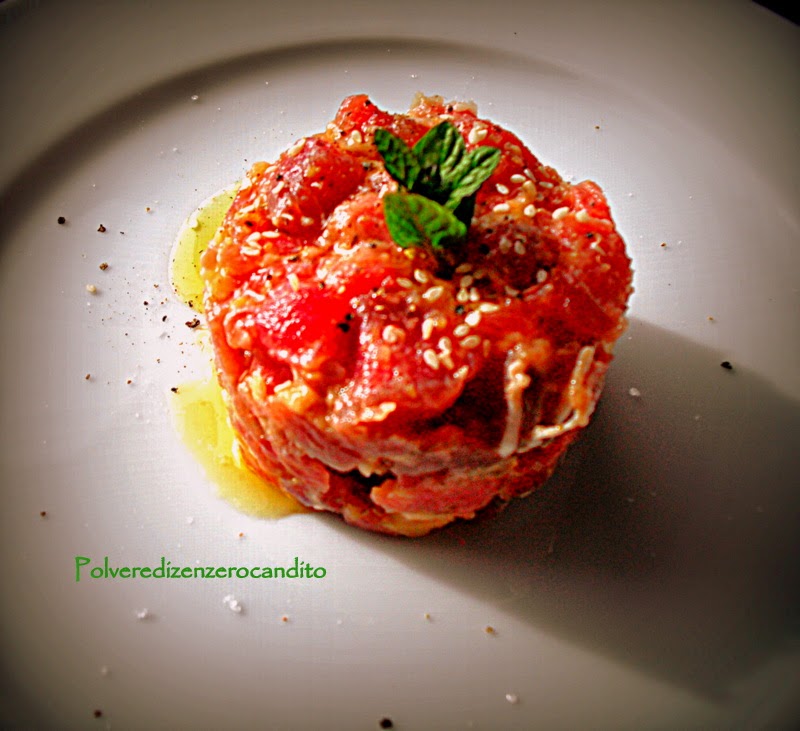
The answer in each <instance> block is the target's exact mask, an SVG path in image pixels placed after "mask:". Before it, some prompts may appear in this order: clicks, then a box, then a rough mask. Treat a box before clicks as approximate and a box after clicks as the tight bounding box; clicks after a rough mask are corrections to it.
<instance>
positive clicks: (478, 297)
mask: <svg viewBox="0 0 800 731" xmlns="http://www.w3.org/2000/svg"><path fill="white" fill-rule="evenodd" d="M443 122H448V123H449V125H452V128H454V129H455V130H457V132H458V135H459V136H460V139H458V140H457V142H458V145H459V146H460V145H462V144H463V149H464V150H466V153H465V156H464V159H466V154H468V153H471V152H473V151H476V150H478V151H479V152H480V151H481V149H480V148H494V149H496V150H499V157H498V156H497V155H496V156H495V158H496V159H494V160H493V161H492V162H493V166H492V167H491V168H486V170H487V171H488V170H489V169H491V173H490V174H489V175H488V177H487V178H486V179H485V181H483V182H482V183H481V184H480V187H479V189H478V190H477V192H473V193H472V196H471V198H470V197H467V198H465V202H466V203H465V204H463V202H462V204H459V207H458V208H457V209H455V205H454V206H453V208H454V209H455V213H456V214H458V215H459V216H461V217H462V219H463V220H465V221H466V222H467V225H466V226H465V227H464V231H466V235H462V236H461V237H460V239H459V238H458V237H454V236H450V237H449V238H448V237H444V238H443V239H442V240H441V241H438V240H437V238H436V236H431V237H430V239H431V240H430V241H425V240H423V241H421V242H417V243H416V244H414V245H409V244H408V242H407V241H403V240H401V238H400V237H399V236H398V234H397V233H396V227H397V224H396V222H395V226H394V227H390V225H387V217H388V216H387V210H388V208H387V206H386V203H387V201H386V200H384V199H386V197H387V196H390V198H389V199H388V200H392V198H391V196H392V195H393V194H397V193H398V191H402V189H403V183H402V182H398V175H397V174H396V171H395V170H394V169H393V168H392V166H391V164H389V165H388V167H389V168H390V169H391V170H392V172H391V173H390V170H389V169H387V160H388V158H387V156H386V154H384V153H383V152H382V150H380V149H379V146H378V145H377V144H376V130H386V131H388V132H389V133H391V138H390V137H389V136H388V135H386V134H385V133H379V135H378V138H379V142H381V141H383V142H385V140H387V139H389V140H390V141H392V144H394V143H395V141H401V142H402V143H404V144H405V145H407V146H408V148H409V149H413V148H414V145H415V144H417V143H418V142H419V141H420V140H421V139H422V138H423V137H424V136H425V135H426V133H429V132H430V131H431V130H432V129H433V128H434V127H436V126H437V125H440V124H442V123H443ZM443 129H444V128H443ZM462 141H463V142H462ZM449 143H452V140H450V141H449ZM385 146H386V145H384V147H385ZM451 147H452V144H451ZM454 149H455V148H454ZM459 149H460V148H459ZM401 151H402V150H401ZM459 154H460V153H459ZM459 159H460V158H459ZM476 159H477V153H476ZM476 164H477V163H476ZM462 167H463V166H462ZM454 174H456V173H454ZM461 174H462V176H463V177H462V180H467V176H465V175H464V174H463V172H462V173H461ZM416 198H417V196H413V195H411V194H409V197H408V200H412V199H416ZM395 199H396V197H395ZM403 200H406V199H403ZM401 202H402V201H401ZM423 203H425V201H423ZM440 203H442V201H439V203H434V208H430V207H428V206H427V204H426V203H425V205H423V207H422V213H419V216H420V218H418V219H416V218H415V219H414V220H412V221H410V224H409V225H411V226H412V229H413V226H416V230H417V231H421V234H420V236H418V237H417V238H420V237H421V238H422V239H424V238H425V235H426V234H425V232H426V231H429V230H430V229H429V228H426V227H429V226H431V225H439V222H440V219H443V220H445V221H446V222H447V221H450V220H451V219H450V218H447V216H449V215H450V213H447V212H445V213H443V214H442V216H439V217H438V218H437V217H436V216H433V215H432V214H431V215H428V214H429V211H430V210H434V213H435V212H436V211H438V210H439V209H438V208H435V206H439V204H440ZM443 206H444V207H446V206H447V204H446V203H445V204H443ZM440 207H441V206H440ZM414 210H416V209H414ZM465 210H466V211H467V213H466V214H464V211H465ZM464 215H466V216H467V217H466V218H464ZM420 220H421V221H422V223H420V222H419V221H420ZM431 220H434V223H433V224H432V223H431ZM390 223H392V221H391V220H390ZM403 223H404V222H402V221H401V224H403ZM447 231H451V229H447ZM413 233H414V230H412V234H413ZM398 242H399V243H398ZM434 244H435V245H434ZM202 276H203V279H204V281H205V312H206V315H207V318H208V325H209V329H210V333H211V339H212V343H213V346H214V351H215V357H216V368H217V373H218V377H219V381H220V384H221V386H222V389H223V392H224V394H225V395H226V401H227V404H228V408H229V412H230V417H231V422H232V424H233V427H234V429H235V431H236V433H237V436H238V438H239V441H240V443H241V447H242V453H243V455H244V457H245V459H246V460H247V462H248V464H249V465H250V467H251V468H252V469H253V470H255V471H256V472H257V473H259V474H260V475H262V476H263V478H264V479H265V480H268V481H270V482H272V483H275V484H277V485H278V486H280V487H281V489H283V490H284V491H285V492H287V493H289V494H291V495H293V496H294V497H295V498H297V499H298V500H299V501H300V502H301V503H303V504H304V505H307V506H309V507H311V508H315V509H319V510H328V511H333V512H336V513H340V514H341V515H342V516H343V517H344V519H345V520H346V521H347V522H348V523H351V524H353V525H357V526H359V527H362V528H366V529H368V530H374V531H382V532H385V533H392V534H401V535H407V536H418V535H422V534H425V533H427V532H429V531H430V530H432V529H434V528H438V527H440V526H443V525H445V524H447V523H449V522H451V521H453V520H454V519H456V518H472V517H474V515H475V514H476V512H477V511H479V510H480V509H481V508H483V507H485V506H486V505H488V504H489V503H490V502H492V501H493V500H500V501H507V500H509V499H510V498H512V497H514V496H519V495H524V494H527V493H529V492H531V491H532V490H534V489H535V488H536V487H538V486H539V485H541V484H542V483H543V482H544V481H545V480H546V479H547V478H548V477H549V476H550V474H551V473H552V472H553V470H554V468H555V466H556V464H557V462H558V460H559V458H560V457H561V456H562V454H563V453H564V451H565V450H566V448H567V447H568V445H569V444H570V443H571V442H572V441H573V440H574V439H575V437H576V436H577V435H578V433H579V432H580V431H581V429H582V428H583V427H585V426H586V425H587V424H588V422H589V419H590V416H591V414H592V412H593V410H594V407H595V404H596V402H597V399H598V398H599V396H600V391H601V387H602V383H603V377H604V374H605V372H606V369H607V368H608V365H609V363H610V361H611V357H612V356H611V351H612V347H613V345H614V342H615V341H616V340H617V338H618V337H619V336H620V334H621V333H622V332H623V330H624V328H625V316H624V315H625V309H626V303H627V300H628V297H629V295H630V293H631V276H632V275H631V268H630V261H629V259H628V257H627V256H626V253H625V246H624V242H623V241H622V239H621V238H620V236H619V234H618V233H617V231H616V229H615V226H614V222H613V221H612V219H611V215H610V212H609V207H608V204H607V203H606V199H605V197H604V195H603V193H602V191H601V190H600V188H599V187H598V186H597V185H596V184H594V183H592V182H582V183H579V184H576V185H571V184H568V183H566V182H564V181H563V180H562V179H561V178H560V176H559V175H558V174H557V173H556V172H555V171H554V170H553V169H552V168H549V167H546V166H544V165H542V164H541V163H540V162H539V160H538V159H537V158H536V157H535V156H534V155H533V154H532V153H531V152H530V151H529V150H528V149H527V148H526V147H525V145H523V143H522V142H521V141H520V140H519V139H518V138H517V137H516V136H515V135H513V134H512V133H510V132H508V131H506V130H504V129H502V128H501V127H498V126H497V125H495V124H493V123H491V122H489V121H487V120H485V119H480V118H479V117H478V116H477V113H476V110H475V108H474V106H472V105H469V104H463V103H453V104H448V103H445V102H444V101H443V100H442V99H441V98H438V97H420V98H418V99H417V100H415V102H414V104H413V105H412V108H411V109H410V111H409V112H408V113H406V114H391V113H388V112H385V111H382V110H381V109H379V108H378V107H377V106H376V105H375V104H373V103H372V102H371V101H370V100H369V99H368V98H367V97H366V96H363V95H358V96H353V97H350V98H348V99H345V100H344V102H343V103H342V105H341V107H340V109H339V111H338V113H337V114H336V116H335V118H334V120H333V121H332V122H331V123H330V124H329V125H328V126H327V128H326V130H325V131H324V132H321V133H319V134H316V135H313V136H310V137H307V138H305V139H302V140H300V141H298V142H297V143H296V144H295V145H293V146H292V147H291V148H290V149H288V150H287V151H286V152H284V153H283V154H282V155H281V156H280V157H279V158H278V160H277V161H276V162H274V163H272V164H268V163H256V164H255V165H253V166H252V168H251V169H250V171H249V172H248V174H247V176H246V177H245V179H244V180H243V181H242V184H241V188H240V190H239V192H238V194H237V196H236V198H235V200H234V203H233V205H232V207H231V209H230V210H229V212H228V213H227V215H226V217H225V220H224V222H223V224H222V226H221V228H220V229H219V231H218V232H217V234H216V236H215V237H214V240H213V241H212V243H211V245H210V247H209V248H208V249H207V251H206V252H205V253H204V255H203V259H202Z"/></svg>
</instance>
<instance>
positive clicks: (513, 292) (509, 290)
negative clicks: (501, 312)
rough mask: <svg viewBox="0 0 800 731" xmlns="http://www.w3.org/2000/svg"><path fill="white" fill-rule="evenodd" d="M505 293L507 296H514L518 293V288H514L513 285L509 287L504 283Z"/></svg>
mask: <svg viewBox="0 0 800 731" xmlns="http://www.w3.org/2000/svg"><path fill="white" fill-rule="evenodd" d="M506 294H507V295H508V296H509V297H516V296H517V295H518V294H519V290H518V289H514V288H513V287H509V286H508V285H506Z"/></svg>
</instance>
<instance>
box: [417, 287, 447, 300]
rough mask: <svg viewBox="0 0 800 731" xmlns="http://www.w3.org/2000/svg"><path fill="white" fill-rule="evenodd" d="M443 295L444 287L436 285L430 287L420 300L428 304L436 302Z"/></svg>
mask: <svg viewBox="0 0 800 731" xmlns="http://www.w3.org/2000/svg"><path fill="white" fill-rule="evenodd" d="M443 294H444V287H442V286H440V285H437V286H436V287H431V288H430V289H428V290H426V291H425V292H424V293H423V294H422V298H423V299H425V300H427V301H428V302H436V300H438V299H439V298H440V297H441V296H442V295H443Z"/></svg>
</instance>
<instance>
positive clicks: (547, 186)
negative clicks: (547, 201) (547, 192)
mask: <svg viewBox="0 0 800 731" xmlns="http://www.w3.org/2000/svg"><path fill="white" fill-rule="evenodd" d="M539 185H540V186H541V187H542V188H552V187H553V184H552V183H548V182H547V181H546V180H541V181H539Z"/></svg>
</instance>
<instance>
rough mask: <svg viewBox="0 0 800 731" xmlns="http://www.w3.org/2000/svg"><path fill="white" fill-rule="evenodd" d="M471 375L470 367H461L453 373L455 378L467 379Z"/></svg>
mask: <svg viewBox="0 0 800 731" xmlns="http://www.w3.org/2000/svg"><path fill="white" fill-rule="evenodd" d="M468 375H469V366H465V365H463V366H461V367H460V368H459V369H458V370H457V371H456V372H455V373H453V378H458V379H461V378H466V377H467V376H468Z"/></svg>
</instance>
